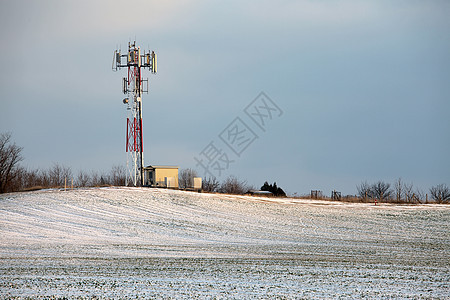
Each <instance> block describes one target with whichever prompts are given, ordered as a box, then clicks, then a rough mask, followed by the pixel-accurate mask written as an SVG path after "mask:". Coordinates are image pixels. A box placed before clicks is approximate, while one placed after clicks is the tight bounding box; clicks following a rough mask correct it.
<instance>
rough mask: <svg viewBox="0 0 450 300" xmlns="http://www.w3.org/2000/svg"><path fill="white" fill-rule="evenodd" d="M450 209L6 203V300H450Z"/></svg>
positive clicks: (163, 195)
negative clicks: (78, 299)
mask: <svg viewBox="0 0 450 300" xmlns="http://www.w3.org/2000/svg"><path fill="white" fill-rule="evenodd" d="M449 229H450V206H445V205H427V206H421V205H417V206H398V205H387V204H382V205H377V206H374V205H373V204H349V203H341V202H330V201H310V200H299V199H289V198H287V199H272V198H257V197H247V196H230V195H212V194H198V193H190V192H182V191H172V190H164V189H146V188H100V189H80V190H74V191H67V192H64V191H56V190H48V191H38V192H30V193H17V194H4V195H0V297H1V298H26V297H30V298H38V297H43V298H44V297H45V298H48V297H68V298H76V297H78V296H82V297H85V298H95V297H97V298H124V297H130V298H135V297H138V298H162V299H166V298H186V299H188V298H189V299H190V298H201V299H203V298H214V297H216V298H227V299H228V298H236V299H242V298H258V299H260V298H263V299H264V298H269V299H273V298H275V299H298V298H306V299H310V298H316V299H317V298H318V299H327V298H330V299H333V298H338V297H341V298H343V299H346V298H359V299H360V298H366V299H374V298H375V299H385V298H401V299H405V298H406V299H407V298H412V299H421V298H424V299H425V298H426V299H430V298H431V299H446V298H447V299H450V286H449V281H450V231H449Z"/></svg>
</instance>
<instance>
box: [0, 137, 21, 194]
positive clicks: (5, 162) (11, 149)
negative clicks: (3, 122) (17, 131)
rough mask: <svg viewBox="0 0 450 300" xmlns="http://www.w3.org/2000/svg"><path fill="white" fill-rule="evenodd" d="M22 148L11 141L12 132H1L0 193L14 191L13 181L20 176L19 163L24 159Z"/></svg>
mask: <svg viewBox="0 0 450 300" xmlns="http://www.w3.org/2000/svg"><path fill="white" fill-rule="evenodd" d="M22 149H23V148H22V147H19V146H17V145H16V144H15V143H12V142H11V134H10V133H2V134H0V193H5V192H8V191H12V190H11V185H12V182H13V181H14V179H15V178H16V177H17V176H18V172H17V168H18V164H19V162H21V161H22V160H23V157H22Z"/></svg>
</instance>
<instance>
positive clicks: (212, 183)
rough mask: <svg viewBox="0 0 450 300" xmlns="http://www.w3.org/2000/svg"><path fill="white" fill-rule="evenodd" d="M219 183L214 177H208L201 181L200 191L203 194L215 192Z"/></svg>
mask: <svg viewBox="0 0 450 300" xmlns="http://www.w3.org/2000/svg"><path fill="white" fill-rule="evenodd" d="M219 186H220V183H219V181H218V180H217V178H216V177H208V178H205V180H203V181H202V189H203V190H204V191H205V192H211V193H213V192H216V191H217V190H218V189H219Z"/></svg>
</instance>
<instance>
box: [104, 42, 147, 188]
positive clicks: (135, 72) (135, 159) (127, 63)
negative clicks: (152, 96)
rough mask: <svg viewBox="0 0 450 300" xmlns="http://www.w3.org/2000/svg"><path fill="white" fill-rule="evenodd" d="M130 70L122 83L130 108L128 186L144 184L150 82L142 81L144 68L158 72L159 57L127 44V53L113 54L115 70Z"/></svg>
mask: <svg viewBox="0 0 450 300" xmlns="http://www.w3.org/2000/svg"><path fill="white" fill-rule="evenodd" d="M121 68H127V69H128V76H127V77H124V78H123V80H122V91H123V93H124V94H125V95H126V97H125V98H124V99H123V103H124V104H125V105H126V106H127V112H128V114H127V136H126V153H127V175H126V182H125V184H126V185H127V186H129V185H132V186H143V185H144V153H143V150H144V149H143V147H144V143H143V135H142V94H143V93H148V79H142V72H141V70H142V69H145V68H148V69H149V70H150V71H151V72H152V73H153V74H155V73H156V54H155V52H154V51H151V52H150V50H149V51H148V52H146V51H145V50H144V51H143V52H141V48H140V47H138V46H136V41H134V42H133V43H130V42H129V43H128V52H127V53H126V54H122V53H121V50H120V49H119V50H115V51H114V57H113V65H112V69H113V71H117V70H120V69H121Z"/></svg>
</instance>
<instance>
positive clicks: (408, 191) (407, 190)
mask: <svg viewBox="0 0 450 300" xmlns="http://www.w3.org/2000/svg"><path fill="white" fill-rule="evenodd" d="M413 188H414V186H413V184H412V183H410V184H407V183H404V184H403V195H404V197H405V200H406V202H417V199H419V198H418V196H419V195H418V194H417V192H415V193H414V190H413Z"/></svg>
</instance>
